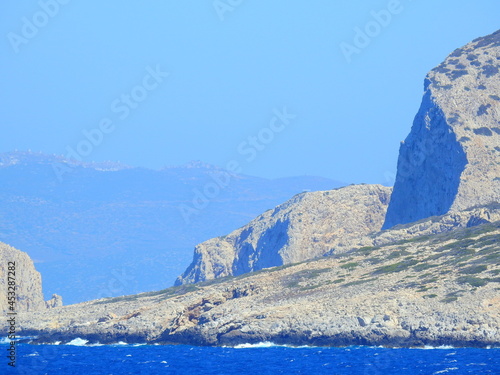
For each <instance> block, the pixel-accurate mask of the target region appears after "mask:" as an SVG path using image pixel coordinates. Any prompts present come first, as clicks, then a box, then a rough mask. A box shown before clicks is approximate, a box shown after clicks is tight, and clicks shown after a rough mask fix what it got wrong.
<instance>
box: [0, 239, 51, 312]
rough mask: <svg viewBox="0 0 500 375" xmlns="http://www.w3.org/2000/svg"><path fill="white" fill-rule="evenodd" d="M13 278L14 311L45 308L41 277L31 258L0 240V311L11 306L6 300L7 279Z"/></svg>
mask: <svg viewBox="0 0 500 375" xmlns="http://www.w3.org/2000/svg"><path fill="white" fill-rule="evenodd" d="M9 266H10V267H11V269H10V270H9ZM9 272H15V274H12V273H11V274H10V275H9ZM9 276H10V277H11V279H9ZM14 280H15V284H16V290H15V297H16V299H15V306H14V307H15V311H16V312H21V311H35V310H41V309H45V302H44V300H43V294H42V278H41V276H40V273H39V272H38V271H37V270H36V269H35V266H34V264H33V261H32V260H31V258H30V257H29V256H28V254H26V253H24V252H22V251H19V250H17V249H15V248H13V247H11V246H9V245H6V244H4V243H2V242H0V288H1V290H2V292H1V293H0V311H2V312H5V311H7V310H8V308H9V307H10V306H11V305H9V304H8V300H7V292H8V289H7V288H8V286H9V284H8V283H9V281H14ZM11 296H12V295H11Z"/></svg>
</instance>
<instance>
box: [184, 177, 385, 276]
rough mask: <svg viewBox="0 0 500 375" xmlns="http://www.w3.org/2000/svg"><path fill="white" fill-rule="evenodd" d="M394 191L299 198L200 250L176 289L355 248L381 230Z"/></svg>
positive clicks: (354, 189)
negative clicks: (362, 237) (370, 234)
mask: <svg viewBox="0 0 500 375" xmlns="http://www.w3.org/2000/svg"><path fill="white" fill-rule="evenodd" d="M390 193H391V188H388V187H384V186H381V185H351V186H347V187H344V188H340V189H336V190H331V191H319V192H309V193H302V194H299V195H296V196H295V197H293V198H292V199H290V200H289V201H288V202H286V203H284V204H282V205H279V206H277V207H276V208H275V209H273V210H269V211H267V212H265V213H264V214H262V215H260V216H258V217H257V218H256V219H254V220H252V221H251V222H250V223H249V224H247V225H245V226H244V227H242V228H240V229H238V230H236V231H234V232H232V233H231V234H229V235H227V236H224V237H218V238H213V239H211V240H208V241H206V242H203V243H201V244H199V245H198V246H196V248H195V254H194V259H193V262H192V263H191V265H190V266H189V267H188V269H187V270H186V271H185V272H184V273H183V274H182V275H181V276H180V277H179V278H178V279H177V281H176V285H180V284H186V283H196V282H199V281H204V280H209V279H214V278H218V277H223V276H228V275H241V274H243V273H247V272H251V271H256V270H260V269H263V268H268V267H274V266H280V265H283V264H289V263H296V262H301V261H304V260H307V259H312V258H315V257H318V256H322V255H324V254H325V253H327V252H328V251H330V250H331V249H333V248H335V249H342V248H352V247H354V246H356V244H357V243H358V242H357V241H356V239H357V238H359V237H361V236H363V235H366V234H368V233H371V232H375V231H378V230H380V228H381V226H382V223H383V220H384V216H385V213H386V209H387V204H388V202H389V197H390Z"/></svg>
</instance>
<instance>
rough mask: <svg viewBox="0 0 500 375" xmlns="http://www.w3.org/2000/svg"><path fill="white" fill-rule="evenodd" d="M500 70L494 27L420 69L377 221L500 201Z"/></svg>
mask: <svg viewBox="0 0 500 375" xmlns="http://www.w3.org/2000/svg"><path fill="white" fill-rule="evenodd" d="M499 72H500V30H499V31H497V32H496V33H494V34H491V35H488V36H486V37H483V38H478V39H476V40H474V41H472V42H471V43H469V44H467V45H466V46H464V47H463V48H459V49H457V50H455V51H454V52H453V53H452V54H450V55H449V56H448V58H447V59H446V60H445V61H444V62H443V63H442V64H440V65H439V66H438V67H436V68H435V69H433V70H432V71H431V72H430V73H429V74H428V75H427V77H426V79H425V93H424V97H423V100H422V104H421V107H420V110H419V111H418V114H417V115H416V117H415V121H414V123H413V127H412V129H411V132H410V134H409V135H408V137H407V138H406V140H405V141H404V142H403V143H402V144H401V147H400V151H399V159H398V171H397V176H396V183H395V185H394V192H393V194H392V197H391V202H390V205H389V208H388V211H387V217H386V220H385V223H384V229H387V228H391V227H393V226H395V225H397V224H405V223H409V222H413V221H417V220H420V219H423V218H426V217H429V216H435V215H443V214H445V213H447V212H457V211H461V210H464V209H467V208H470V207H474V206H478V205H487V204H489V203H492V202H499V201H500V73H499Z"/></svg>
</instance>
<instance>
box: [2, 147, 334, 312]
mask: <svg viewBox="0 0 500 375" xmlns="http://www.w3.org/2000/svg"><path fill="white" fill-rule="evenodd" d="M61 170H62V171H63V173H62V176H60V177H62V178H58V174H57V172H59V174H61ZM227 180H228V181H227ZM216 181H219V184H218V185H217V182H216ZM342 185H343V184H342V183H340V182H337V181H333V180H330V179H326V178H320V177H310V176H304V177H291V178H281V179H274V180H269V179H264V178H257V177H251V176H246V175H236V174H228V173H227V172H226V171H224V170H222V169H220V168H217V167H213V166H210V165H206V164H203V163H199V162H197V163H191V164H189V165H186V166H180V167H168V168H164V169H162V170H149V169H144V168H132V167H128V166H124V165H121V164H117V163H76V162H69V161H67V160H65V159H63V158H62V157H57V156H49V155H44V154H35V153H29V152H26V153H24V152H15V153H4V154H0V241H2V242H5V243H8V244H10V245H12V246H14V247H17V248H20V249H23V251H25V252H27V253H28V254H29V255H30V256H31V257H32V258H33V259H34V261H35V264H36V268H37V269H38V271H40V272H41V273H42V276H43V290H44V292H45V294H46V298H49V297H50V296H51V295H52V294H53V293H57V294H60V295H62V296H63V298H64V301H65V304H66V303H75V302H79V301H83V300H90V299H94V298H99V297H105V296H117V295H123V294H131V293H137V292H142V291H149V290H156V289H161V288H165V287H168V286H171V285H172V284H173V282H174V280H175V278H176V277H177V276H178V275H179V274H180V273H181V272H182V271H183V270H184V269H185V268H186V266H187V265H188V264H189V263H190V262H191V260H192V256H193V255H192V254H193V248H194V246H195V245H196V244H198V243H200V242H203V241H205V240H207V239H209V238H212V237H215V236H219V235H223V234H225V233H229V232H231V231H232V230H234V229H237V228H238V227H240V226H242V225H244V224H246V223H247V222H248V221H250V220H252V219H253V218H254V217H255V216H257V215H258V214H260V213H261V212H263V211H265V210H267V209H269V208H272V207H274V206H276V205H278V204H280V203H282V202H284V201H286V200H287V199H289V198H290V197H292V196H293V195H295V194H297V193H300V192H302V191H304V190H313V191H314V190H328V189H332V188H335V187H339V186H342ZM221 186H222V187H221ZM217 190H218V191H217ZM207 194H208V195H209V196H213V198H212V199H209V200H206V199H205V198H206V196H207ZM193 200H194V202H193ZM205 206H206V207H205Z"/></svg>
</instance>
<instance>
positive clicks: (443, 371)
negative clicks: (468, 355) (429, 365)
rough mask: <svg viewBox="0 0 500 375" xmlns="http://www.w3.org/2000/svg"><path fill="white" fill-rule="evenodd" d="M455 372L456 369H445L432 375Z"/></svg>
mask: <svg viewBox="0 0 500 375" xmlns="http://www.w3.org/2000/svg"><path fill="white" fill-rule="evenodd" d="M455 370H458V367H449V368H445V369H444V370H441V371H436V372H434V373H433V374H432V375H435V374H444V373H446V372H450V371H455Z"/></svg>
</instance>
